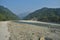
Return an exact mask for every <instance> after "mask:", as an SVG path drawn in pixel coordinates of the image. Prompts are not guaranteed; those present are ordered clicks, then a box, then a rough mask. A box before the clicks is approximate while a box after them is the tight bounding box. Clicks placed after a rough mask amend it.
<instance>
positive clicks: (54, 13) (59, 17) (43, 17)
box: [24, 7, 60, 23]
mask: <svg viewBox="0 0 60 40" xmlns="http://www.w3.org/2000/svg"><path fill="white" fill-rule="evenodd" d="M24 19H26V20H36V21H43V22H54V23H60V8H47V7H44V8H42V9H39V10H36V11H34V12H32V13H30V14H29V15H27V16H26V17H25V18H24Z"/></svg>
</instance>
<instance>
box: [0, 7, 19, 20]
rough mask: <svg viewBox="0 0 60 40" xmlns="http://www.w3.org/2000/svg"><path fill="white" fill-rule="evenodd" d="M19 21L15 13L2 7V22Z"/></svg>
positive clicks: (0, 10)
mask: <svg viewBox="0 0 60 40" xmlns="http://www.w3.org/2000/svg"><path fill="white" fill-rule="evenodd" d="M17 19H19V18H18V16H16V15H15V14H14V13H12V12H11V11H10V10H9V9H7V8H5V7H3V6H0V21H6V20H17Z"/></svg>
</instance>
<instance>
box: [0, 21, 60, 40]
mask: <svg viewBox="0 0 60 40" xmlns="http://www.w3.org/2000/svg"><path fill="white" fill-rule="evenodd" d="M52 29H53V28H48V27H42V26H37V25H31V24H24V23H16V22H12V21H6V22H0V40H60V32H59V31H56V32H55V31H54V30H52Z"/></svg>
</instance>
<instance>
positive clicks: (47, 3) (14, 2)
mask: <svg viewBox="0 0 60 40" xmlns="http://www.w3.org/2000/svg"><path fill="white" fill-rule="evenodd" d="M0 5H3V6H5V7H7V8H9V9H10V10H11V11H12V12H14V13H16V14H19V13H24V12H30V11H34V10H37V9H40V8H42V7H49V8H60V0H0Z"/></svg>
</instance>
